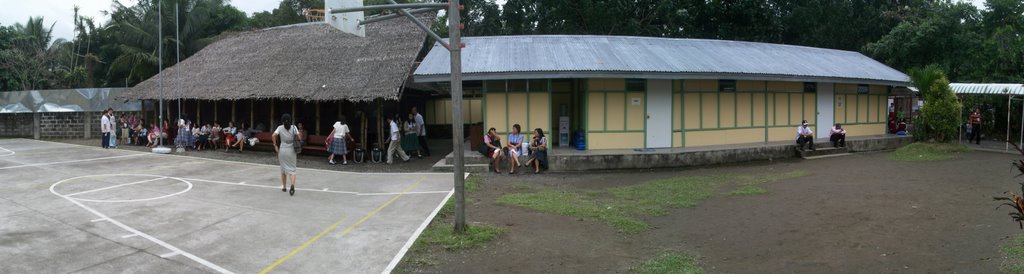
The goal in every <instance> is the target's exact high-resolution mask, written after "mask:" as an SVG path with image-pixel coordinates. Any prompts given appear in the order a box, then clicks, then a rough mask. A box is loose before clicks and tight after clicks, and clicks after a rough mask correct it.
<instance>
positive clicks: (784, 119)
mask: <svg viewBox="0 0 1024 274" xmlns="http://www.w3.org/2000/svg"><path fill="white" fill-rule="evenodd" d="M774 97H775V106H774V108H775V119H774V120H772V122H773V123H772V125H786V124H788V123H789V121H790V118H789V94H787V93H775V96H774ZM768 106H772V105H771V104H769V105H768Z"/></svg>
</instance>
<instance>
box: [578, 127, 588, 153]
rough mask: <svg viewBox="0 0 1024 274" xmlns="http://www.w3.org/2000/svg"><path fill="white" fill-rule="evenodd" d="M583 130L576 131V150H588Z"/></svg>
mask: <svg viewBox="0 0 1024 274" xmlns="http://www.w3.org/2000/svg"><path fill="white" fill-rule="evenodd" d="M584 136H586V135H585V134H583V131H582V130H580V131H576V150H587V140H586V137H584Z"/></svg>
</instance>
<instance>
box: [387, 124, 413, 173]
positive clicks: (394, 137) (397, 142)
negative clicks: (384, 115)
mask: <svg viewBox="0 0 1024 274" xmlns="http://www.w3.org/2000/svg"><path fill="white" fill-rule="evenodd" d="M397 120H398V115H395V116H392V117H388V124H389V125H391V144H389V145H388V164H389V165H390V164H391V163H392V162H393V161H392V159H393V158H392V156H394V155H395V153H398V156H399V157H402V161H406V162H408V161H409V155H406V154H405V150H403V149H402V144H401V142H402V141H401V139H400V138H401V136H400V134H401V133H399V131H398V121H397Z"/></svg>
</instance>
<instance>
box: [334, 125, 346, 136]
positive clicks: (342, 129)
mask: <svg viewBox="0 0 1024 274" xmlns="http://www.w3.org/2000/svg"><path fill="white" fill-rule="evenodd" d="M348 132H349V131H348V125H346V124H342V123H341V122H334V138H341V139H345V135H348Z"/></svg>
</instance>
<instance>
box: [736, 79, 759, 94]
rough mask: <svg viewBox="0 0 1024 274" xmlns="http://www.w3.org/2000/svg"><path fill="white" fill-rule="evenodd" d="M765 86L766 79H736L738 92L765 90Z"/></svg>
mask: <svg viewBox="0 0 1024 274" xmlns="http://www.w3.org/2000/svg"><path fill="white" fill-rule="evenodd" d="M764 87H765V86H764V81H749V80H740V81H736V91H738V92H744V91H756V92H763V91H764Z"/></svg>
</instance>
